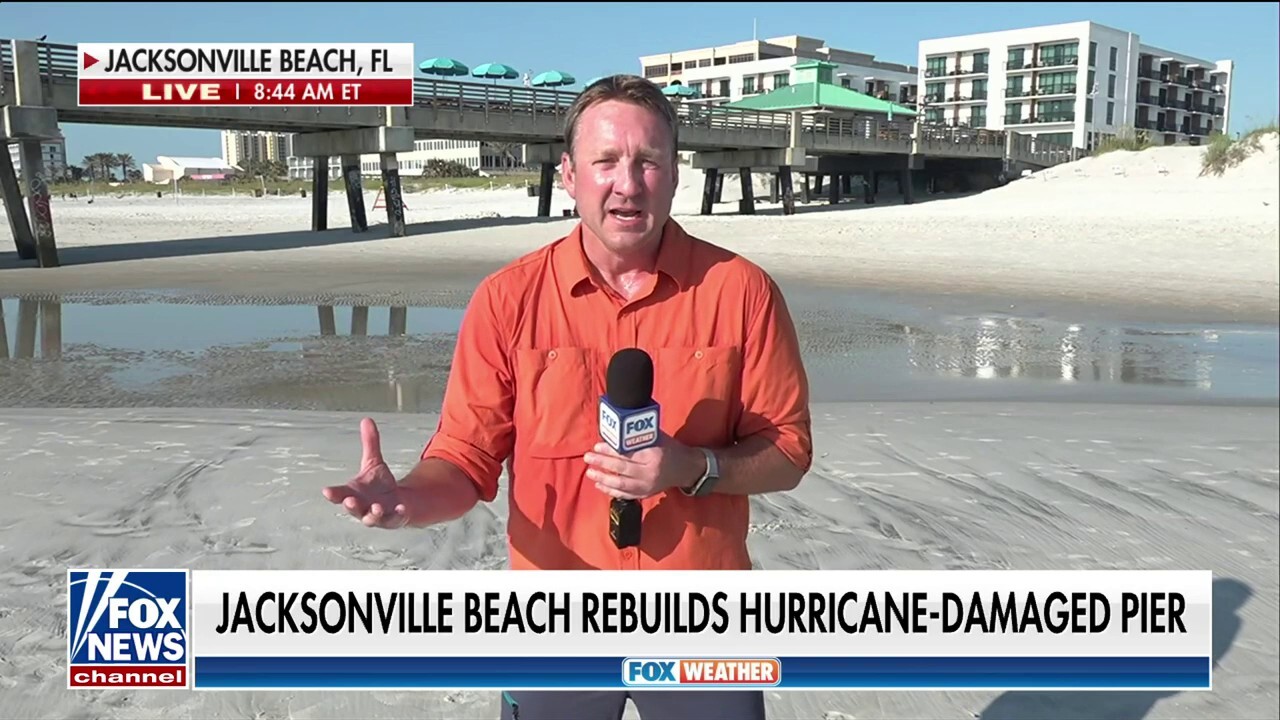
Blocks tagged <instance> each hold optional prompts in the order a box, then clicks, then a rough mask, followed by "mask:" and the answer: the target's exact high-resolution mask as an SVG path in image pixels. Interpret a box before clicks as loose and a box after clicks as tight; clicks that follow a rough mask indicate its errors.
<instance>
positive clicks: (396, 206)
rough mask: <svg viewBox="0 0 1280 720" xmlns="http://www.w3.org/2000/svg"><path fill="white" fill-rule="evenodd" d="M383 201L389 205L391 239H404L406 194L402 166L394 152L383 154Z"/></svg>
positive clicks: (388, 218)
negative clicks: (402, 180)
mask: <svg viewBox="0 0 1280 720" xmlns="http://www.w3.org/2000/svg"><path fill="white" fill-rule="evenodd" d="M382 199H383V200H384V201H385V202H386V203H387V226H388V227H389V228H390V235H391V237H404V193H403V191H402V190H401V189H400V164H399V163H398V162H396V154H395V153H393V152H384V153H382Z"/></svg>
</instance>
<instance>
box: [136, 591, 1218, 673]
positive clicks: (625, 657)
mask: <svg viewBox="0 0 1280 720" xmlns="http://www.w3.org/2000/svg"><path fill="white" fill-rule="evenodd" d="M1211 585H1212V575H1211V574H1210V573H1209V572H1202V571H1187V572H1173V571H1150V572H1145V571H1144V572H1138V571H1097V572H1094V571H1061V572H1058V571H1034V572H1032V571H1026V572H1024V571H963V572H959V571H957V572H947V571H936V572H932V571H875V572H859V571H820V572H818V571H814V572H808V571H743V572H729V571H723V572H714V573H688V572H661V571H653V572H642V573H636V572H591V573H584V572H557V571H543V572H494V571H431V572H400V571H276V570H271V571H202V570H194V571H191V596H190V610H191V619H190V623H191V626H190V649H189V653H188V655H189V658H190V665H189V675H190V682H191V687H193V688H195V689H209V690H221V689H272V690H295V689H297V690H305V689H335V688H342V689H357V690H376V689H394V690H407V689H423V690H436V689H503V690H521V689H530V690H540V689H563V690H571V689H581V690H601V689H625V688H645V689H653V690H665V689H680V688H690V687H702V688H744V687H754V688H770V689H773V690H894V689H901V690H916V689H931V690H938V689H950V690H979V689H982V690H1003V689H1023V690H1032V689H1035V690H1090V689H1092V690H1149V691H1176V690H1209V689H1211V688H1212V677H1211V670H1212V661H1211V658H1212V622H1211V618H1212V607H1211ZM120 617H121V618H125V617H126V615H125V614H121V615H120ZM119 629H120V631H126V630H127V628H124V627H122V628H119Z"/></svg>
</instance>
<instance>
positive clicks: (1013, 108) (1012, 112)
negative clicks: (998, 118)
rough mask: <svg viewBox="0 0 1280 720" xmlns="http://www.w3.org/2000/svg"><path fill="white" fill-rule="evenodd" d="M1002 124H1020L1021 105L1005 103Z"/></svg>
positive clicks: (1018, 103)
mask: <svg viewBox="0 0 1280 720" xmlns="http://www.w3.org/2000/svg"><path fill="white" fill-rule="evenodd" d="M1004 122H1005V124H1006V125H1012V124H1014V123H1020V122H1022V103H1020V102H1016V103H1007V104H1006V105H1005V106H1004Z"/></svg>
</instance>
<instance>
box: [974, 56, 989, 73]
mask: <svg viewBox="0 0 1280 720" xmlns="http://www.w3.org/2000/svg"><path fill="white" fill-rule="evenodd" d="M988 55H989V53H986V52H980V53H974V54H973V71H974V72H976V73H983V72H986V71H987V57H988Z"/></svg>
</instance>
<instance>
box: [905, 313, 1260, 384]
mask: <svg viewBox="0 0 1280 720" xmlns="http://www.w3.org/2000/svg"><path fill="white" fill-rule="evenodd" d="M902 337H903V339H904V344H905V346H906V352H907V362H908V364H909V365H910V367H912V368H915V369H917V370H924V371H929V372H934V373H937V374H939V375H942V376H949V377H965V378H975V379H979V380H990V379H998V378H1023V379H1032V380H1055V381H1060V382H1062V383H1078V382H1083V381H1092V382H1118V383H1126V384H1141V385H1166V386H1173V387H1193V388H1197V389H1200V390H1210V389H1212V388H1213V378H1214V363H1215V359H1216V358H1215V353H1214V352H1213V349H1212V348H1211V347H1209V346H1210V345H1211V344H1214V343H1217V342H1218V339H1219V333H1217V332H1213V331H1203V332H1197V331H1190V330H1187V331H1175V332H1162V333H1157V332H1151V331H1143V330H1134V329H1130V328H1116V327H1100V328H1094V329H1091V330H1085V329H1084V328H1082V327H1081V326H1079V325H1075V324H1072V325H1066V326H1065V327H1063V328H1061V329H1056V330H1055V329H1053V328H1050V327H1047V326H1046V324H1040V325H1030V324H1028V323H1027V321H1025V320H1017V319H992V318H983V319H981V320H980V321H978V322H977V323H976V325H975V326H974V327H972V328H971V329H967V328H966V327H965V326H964V325H960V326H959V327H956V326H955V325H948V326H944V327H942V328H921V327H912V326H903V330H902ZM1270 337H1274V335H1271V336H1270ZM1258 339H1259V340H1262V339H1263V338H1258ZM1245 342H1247V341H1245ZM1259 389H1260V390H1261V389H1265V388H1259Z"/></svg>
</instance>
